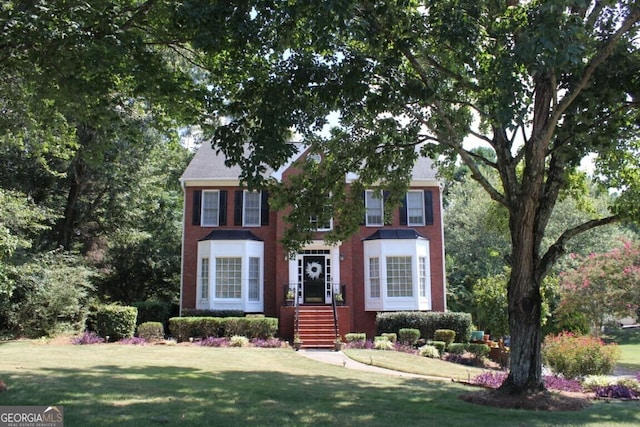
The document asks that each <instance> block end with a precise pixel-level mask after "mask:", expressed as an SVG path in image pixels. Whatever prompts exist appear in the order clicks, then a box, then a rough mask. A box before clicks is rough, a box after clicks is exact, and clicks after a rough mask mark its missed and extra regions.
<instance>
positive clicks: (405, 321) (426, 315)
mask: <svg viewBox="0 0 640 427" xmlns="http://www.w3.org/2000/svg"><path fill="white" fill-rule="evenodd" d="M376 328H377V330H378V335H380V334H381V333H383V332H393V333H399V332H400V329H404V328H412V329H418V330H419V331H420V336H421V337H422V338H425V339H432V338H433V337H434V336H435V333H436V331H437V330H439V329H450V330H452V331H454V332H455V341H456V342H468V341H469V338H470V337H471V329H472V321H471V314H469V313H438V312H423V311H399V312H393V313H378V315H377V316H376ZM398 338H399V336H398ZM443 341H444V340H443Z"/></svg>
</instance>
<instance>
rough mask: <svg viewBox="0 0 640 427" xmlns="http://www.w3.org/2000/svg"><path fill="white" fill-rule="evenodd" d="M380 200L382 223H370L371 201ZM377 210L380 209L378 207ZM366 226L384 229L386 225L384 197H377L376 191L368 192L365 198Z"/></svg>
mask: <svg viewBox="0 0 640 427" xmlns="http://www.w3.org/2000/svg"><path fill="white" fill-rule="evenodd" d="M370 200H378V201H379V202H380V208H379V209H380V222H371V221H369V201H370ZM376 209H378V208H377V207H376ZM364 210H365V225H366V226H367V227H382V226H383V225H384V200H383V198H382V197H376V195H375V191H373V190H366V191H365V196H364Z"/></svg>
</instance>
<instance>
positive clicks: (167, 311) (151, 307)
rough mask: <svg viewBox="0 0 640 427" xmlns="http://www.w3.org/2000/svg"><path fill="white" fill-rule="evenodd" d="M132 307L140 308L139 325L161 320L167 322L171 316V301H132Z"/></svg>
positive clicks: (164, 323) (163, 322)
mask: <svg viewBox="0 0 640 427" xmlns="http://www.w3.org/2000/svg"><path fill="white" fill-rule="evenodd" d="M131 306H132V307H136V308H137V309H138V320H137V321H138V325H141V324H143V323H146V322H161V323H162V324H163V325H166V324H167V321H168V320H169V317H171V303H169V302H164V301H154V300H147V301H136V302H133V303H131Z"/></svg>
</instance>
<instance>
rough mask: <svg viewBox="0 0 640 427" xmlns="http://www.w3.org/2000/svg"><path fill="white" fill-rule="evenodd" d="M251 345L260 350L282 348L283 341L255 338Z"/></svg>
mask: <svg viewBox="0 0 640 427" xmlns="http://www.w3.org/2000/svg"><path fill="white" fill-rule="evenodd" d="M251 345H252V346H253V347H258V348H280V347H282V341H280V340H279V339H278V338H267V339H263V338H253V339H252V340H251Z"/></svg>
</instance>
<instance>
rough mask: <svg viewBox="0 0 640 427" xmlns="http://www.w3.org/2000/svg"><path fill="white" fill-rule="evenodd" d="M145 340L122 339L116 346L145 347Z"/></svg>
mask: <svg viewBox="0 0 640 427" xmlns="http://www.w3.org/2000/svg"><path fill="white" fill-rule="evenodd" d="M146 343H147V340H145V339H144V338H140V337H131V338H123V339H121V340H120V341H118V344H126V345H145V344H146Z"/></svg>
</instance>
